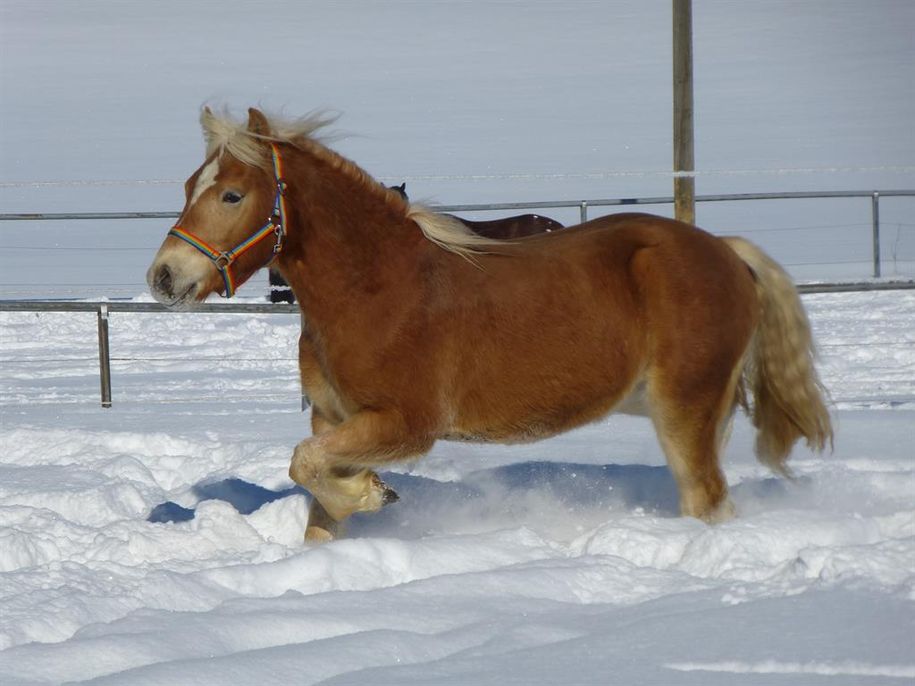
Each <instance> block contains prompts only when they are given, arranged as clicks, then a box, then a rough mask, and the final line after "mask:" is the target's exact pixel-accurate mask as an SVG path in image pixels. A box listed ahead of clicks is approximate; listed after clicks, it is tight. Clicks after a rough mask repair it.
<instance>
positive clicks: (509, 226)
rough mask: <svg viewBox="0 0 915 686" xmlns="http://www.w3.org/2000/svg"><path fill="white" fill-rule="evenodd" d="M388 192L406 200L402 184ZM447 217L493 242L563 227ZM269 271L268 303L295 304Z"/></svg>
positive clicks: (525, 218) (532, 219) (549, 222)
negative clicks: (492, 239)
mask: <svg viewBox="0 0 915 686" xmlns="http://www.w3.org/2000/svg"><path fill="white" fill-rule="evenodd" d="M388 188H390V189H391V190H392V191H394V192H396V193H399V194H400V195H401V196H402V197H403V199H404V200H409V197H408V196H407V184H406V183H402V184H400V185H399V186H388ZM447 216H449V217H454V218H455V219H457V220H458V221H459V222H461V223H462V224H464V225H465V226H466V227H467V228H468V229H470V230H471V231H473V232H474V233H475V234H477V235H478V236H484V237H486V238H495V239H498V240H512V239H515V238H524V237H525V236H534V235H536V234H538V233H549V232H551V231H557V230H558V229H561V228H563V227H562V224H560V223H559V222H558V221H556V220H555V219H550V218H549V217H541V216H540V215H539V214H521V215H518V216H516V217H506V218H504V219H492V220H488V221H471V220H470V219H463V218H462V217H458V216H456V215H453V214H449V215H447ZM269 271H270V302H272V303H279V302H285V303H294V302H295V294H294V293H293V292H292V289H291V288H289V284H287V283H286V280H285V279H284V278H283V275H282V274H280V272H279V270H277V269H276V268H274V267H271V268H270V270H269Z"/></svg>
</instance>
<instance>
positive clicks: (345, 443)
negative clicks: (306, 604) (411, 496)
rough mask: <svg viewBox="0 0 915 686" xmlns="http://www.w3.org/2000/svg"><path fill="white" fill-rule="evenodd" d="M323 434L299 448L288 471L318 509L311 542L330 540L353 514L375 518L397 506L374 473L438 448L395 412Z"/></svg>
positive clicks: (372, 414)
mask: <svg viewBox="0 0 915 686" xmlns="http://www.w3.org/2000/svg"><path fill="white" fill-rule="evenodd" d="M322 428H324V429H326V430H325V431H324V432H323V433H321V434H319V435H317V436H315V437H313V438H309V439H306V440H304V441H302V442H301V443H299V444H298V445H297V446H296V448H295V451H294V452H293V455H292V462H291V464H290V466H289V476H290V477H291V478H292V480H293V481H295V482H296V483H298V484H300V485H302V486H303V487H304V488H306V489H307V490H308V491H309V492H310V493H311V494H312V496H314V498H315V502H316V503H317V505H315V504H313V505H312V509H311V512H310V516H309V524H308V531H307V532H306V534H307V535H306V538H307V539H309V540H330V539H331V538H333V537H334V535H335V533H336V529H337V524H338V523H339V522H342V521H344V520H345V519H346V518H348V517H349V516H351V515H352V514H354V513H356V512H376V511H378V510H380V509H381V508H382V507H383V506H384V505H387V504H389V503H392V502H395V501H396V500H397V499H398V496H397V494H396V493H395V492H394V491H393V489H391V488H389V487H388V486H387V485H386V484H385V483H384V482H383V481H382V480H381V478H379V476H378V475H377V474H376V473H375V472H374V471H372V470H371V469H370V468H369V467H370V466H371V465H377V464H382V463H387V462H395V461H400V460H405V459H409V458H412V457H416V456H418V455H421V454H422V453H424V452H426V451H427V450H428V449H429V448H430V447H431V446H432V443H433V442H434V438H433V437H432V435H431V433H429V432H422V431H416V430H415V429H413V430H411V428H410V427H409V425H408V424H407V423H406V422H405V421H404V420H403V417H402V415H401V414H400V413H399V412H394V411H388V412H385V411H365V412H360V413H357V414H355V415H353V416H352V417H350V418H349V419H347V420H345V421H344V422H342V423H340V424H338V425H336V426H332V427H322ZM312 516H314V518H315V519H314V521H312V519H311V517H312ZM308 534H310V535H308Z"/></svg>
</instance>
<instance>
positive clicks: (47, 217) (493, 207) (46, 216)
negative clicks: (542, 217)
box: [0, 190, 915, 221]
mask: <svg viewBox="0 0 915 686" xmlns="http://www.w3.org/2000/svg"><path fill="white" fill-rule="evenodd" d="M874 193H879V194H880V197H883V198H886V197H890V198H892V197H915V190H888V191H882V190H881V191H875V190H869V191H797V192H784V193H726V194H720V195H697V196H696V202H732V201H734V202H737V201H743V200H805V199H816V198H870V197H873V195H874ZM673 201H674V199H673V196H657V197H646V198H599V199H597V200H540V201H535V202H500V203H483V204H461V205H430V208H431V209H433V210H435V211H437V212H487V211H501V210H538V209H554V208H555V209H558V208H564V207H574V208H580V207H581V206H582V203H584V204H586V206H588V207H617V206H623V205H669V204H672V203H673ZM178 216H179V215H178V213H177V212H44V213H2V214H0V221H55V220H61V219H70V220H84V219H177V217H178Z"/></svg>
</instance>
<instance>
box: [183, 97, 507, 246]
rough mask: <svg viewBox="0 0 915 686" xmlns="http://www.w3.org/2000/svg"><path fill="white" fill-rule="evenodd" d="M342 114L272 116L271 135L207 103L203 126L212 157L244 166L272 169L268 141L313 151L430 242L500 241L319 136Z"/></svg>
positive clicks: (480, 243) (482, 243) (471, 243)
mask: <svg viewBox="0 0 915 686" xmlns="http://www.w3.org/2000/svg"><path fill="white" fill-rule="evenodd" d="M338 116H339V115H337V114H334V113H330V112H327V111H323V110H318V111H315V112H311V113H309V114H307V115H305V116H304V117H300V118H297V119H281V118H279V117H275V116H274V117H267V121H268V123H269V125H270V133H269V134H260V133H253V132H251V131H249V130H248V127H247V124H246V123H245V122H241V121H238V120H236V119H233V118H232V117H231V115H229V114H228V112H226V111H223V112H222V113H220V114H215V113H214V112H213V111H212V110H211V109H210V108H209V107H204V108H203V110H202V111H201V114H200V124H201V126H202V127H203V135H204V139H205V141H206V154H207V157H209V156H211V155H213V154H216V153H222V152H226V153H228V154H229V155H231V156H232V157H234V158H236V159H237V160H239V161H240V162H243V163H244V164H248V165H251V166H253V167H259V168H261V169H266V170H272V166H273V161H272V159H271V156H270V154H269V152H268V148H267V147H266V146H264V144H263V143H264V142H265V141H266V142H274V143H288V144H290V145H293V146H295V147H297V148H299V149H302V150H307V151H309V152H310V153H312V154H314V155H316V156H317V157H319V158H321V159H322V160H323V161H325V162H327V163H329V164H330V165H331V167H332V168H334V169H336V170H339V171H342V172H344V173H346V174H347V175H348V176H350V178H353V179H354V180H355V181H357V182H358V183H359V184H360V185H362V186H363V187H364V188H365V189H366V190H368V191H370V192H374V193H376V194H379V197H381V198H383V199H384V201H385V202H386V203H387V204H388V205H389V206H392V207H397V208H399V209H401V210H402V211H403V213H404V218H405V219H409V220H411V221H413V222H414V223H415V224H416V225H417V226H418V227H419V229H420V230H421V231H422V233H423V235H424V236H425V237H426V238H427V239H428V240H430V241H432V242H433V243H435V244H436V245H438V246H439V247H441V248H443V249H445V250H448V251H450V252H453V253H456V254H458V255H461V256H462V257H465V258H471V257H472V256H473V255H475V254H479V253H481V252H485V251H486V249H487V248H489V247H492V246H495V245H497V244H498V243H500V241H498V240H496V239H492V238H485V237H483V236H480V235H478V234H475V233H474V232H473V231H471V230H470V229H469V228H468V227H467V225H466V224H464V223H463V222H461V221H460V220H458V219H456V218H455V217H452V216H450V215H445V214H438V213H436V212H433V211H432V210H430V209H429V208H428V207H425V206H423V205H420V204H413V203H410V202H408V201H407V200H404V199H403V198H402V197H401V196H400V195H399V194H398V193H395V192H394V191H391V190H389V189H388V188H386V187H385V186H384V185H382V184H381V183H379V182H378V181H376V180H375V179H374V178H372V177H371V176H370V175H369V174H368V173H367V172H366V171H364V170H363V169H362V168H361V167H359V166H358V165H356V164H355V163H353V162H351V161H350V160H348V159H346V158H345V157H343V156H342V155H339V154H338V153H336V152H334V151H333V150H331V149H330V148H328V147H327V146H325V145H324V141H327V140H329V139H330V138H333V136H328V135H324V136H318V135H316V134H318V133H319V132H320V131H322V129H325V128H326V127H327V126H328V125H330V124H333V123H334V122H335V121H336V120H337V118H338Z"/></svg>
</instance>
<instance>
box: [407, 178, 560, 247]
mask: <svg viewBox="0 0 915 686" xmlns="http://www.w3.org/2000/svg"><path fill="white" fill-rule="evenodd" d="M390 188H391V190H395V191H397V192H398V193H400V194H401V195H402V196H403V198H404V200H409V198H408V197H407V184H406V183H402V184H400V185H399V186H391V187H390ZM445 216H447V217H454V218H455V219H457V220H458V221H459V222H461V223H463V224H464V225H465V226H467V228H468V229H470V230H471V231H473V232H474V233H475V234H477V235H479V236H485V237H486V238H498V239H502V240H505V239H508V240H510V239H512V238H523V237H524V236H534V235H536V234H538V233H549V232H550V231H556V230H558V229H561V228H562V224H560V223H559V222H558V221H556V220H555V219H550V218H549V217H541V216H540V215H539V214H519V215H518V216H516V217H506V218H504V219H491V220H489V221H481V222H477V221H471V220H469V219H464V218H463V217H458V216H456V215H454V214H448V215H445Z"/></svg>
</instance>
